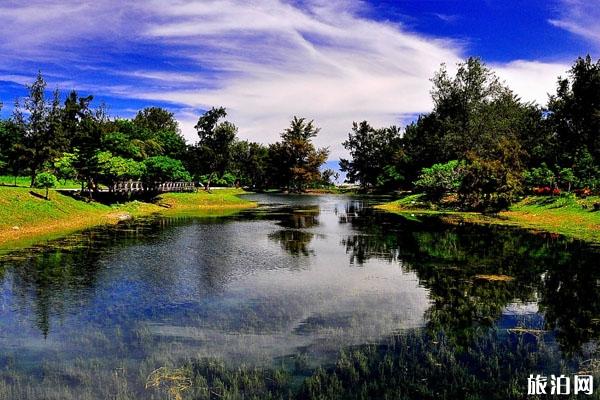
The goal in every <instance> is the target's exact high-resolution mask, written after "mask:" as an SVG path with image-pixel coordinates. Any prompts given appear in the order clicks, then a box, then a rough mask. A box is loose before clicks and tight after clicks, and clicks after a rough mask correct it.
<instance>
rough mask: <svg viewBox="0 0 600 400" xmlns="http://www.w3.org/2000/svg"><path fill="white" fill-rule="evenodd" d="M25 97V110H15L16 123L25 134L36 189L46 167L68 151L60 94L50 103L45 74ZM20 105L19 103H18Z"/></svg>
mask: <svg viewBox="0 0 600 400" xmlns="http://www.w3.org/2000/svg"><path fill="white" fill-rule="evenodd" d="M27 88H28V90H29V94H28V96H27V97H26V98H25V111H26V113H27V115H26V116H24V113H23V112H22V110H20V109H15V111H14V118H13V119H14V121H15V122H16V123H17V124H18V125H19V128H18V131H20V132H22V134H23V139H22V144H23V151H24V153H25V154H26V159H27V164H28V167H29V173H30V176H31V186H32V187H34V186H35V178H36V175H37V172H38V170H39V169H40V168H42V167H43V166H44V164H46V163H48V162H50V161H51V160H52V159H53V158H55V157H56V156H57V155H58V154H60V152H61V151H62V150H64V149H65V147H66V146H65V143H64V135H63V132H62V126H61V119H62V109H61V106H60V96H59V93H58V91H55V92H54V96H53V100H52V102H51V103H48V101H47V100H46V96H45V90H46V81H44V78H43V77H42V74H41V73H38V75H37V78H36V80H35V81H34V82H33V83H32V84H31V85H29V86H27ZM17 105H18V104H17Z"/></svg>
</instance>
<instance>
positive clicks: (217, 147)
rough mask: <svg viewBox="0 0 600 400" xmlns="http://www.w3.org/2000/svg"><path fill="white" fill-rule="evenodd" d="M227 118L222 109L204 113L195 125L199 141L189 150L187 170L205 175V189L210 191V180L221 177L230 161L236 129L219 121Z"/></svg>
mask: <svg viewBox="0 0 600 400" xmlns="http://www.w3.org/2000/svg"><path fill="white" fill-rule="evenodd" d="M226 116H227V111H226V110H225V108H223V107H219V108H214V107H213V108H212V109H210V110H208V111H207V112H205V113H204V114H203V115H202V116H201V117H200V118H199V119H198V123H197V124H196V125H195V127H194V128H195V129H196V131H197V132H198V137H199V141H198V143H197V144H196V145H195V146H193V148H192V149H191V152H190V153H191V157H190V159H189V160H188V166H189V168H190V169H191V170H192V171H193V172H194V174H196V175H197V176H199V175H207V176H208V179H207V180H206V181H205V188H206V189H207V190H208V189H210V183H211V180H213V179H215V178H219V177H221V176H223V174H224V173H225V171H226V170H227V168H228V167H229V163H230V161H231V147H232V145H233V142H234V140H235V136H236V134H237V128H236V126H235V125H234V124H232V123H231V122H229V121H221V120H222V119H223V118H225V117H226Z"/></svg>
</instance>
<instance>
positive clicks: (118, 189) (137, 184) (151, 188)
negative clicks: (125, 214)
mask: <svg viewBox="0 0 600 400" xmlns="http://www.w3.org/2000/svg"><path fill="white" fill-rule="evenodd" d="M195 190H196V186H195V185H194V182H153V183H147V182H142V181H121V182H116V183H115V184H114V185H112V186H111V187H109V192H113V193H115V194H130V193H140V192H159V193H164V192H193V191H195Z"/></svg>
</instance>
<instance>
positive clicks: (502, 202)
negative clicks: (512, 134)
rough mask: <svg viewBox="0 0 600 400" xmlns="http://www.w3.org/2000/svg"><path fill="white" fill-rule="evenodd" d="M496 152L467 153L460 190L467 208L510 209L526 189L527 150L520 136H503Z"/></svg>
mask: <svg viewBox="0 0 600 400" xmlns="http://www.w3.org/2000/svg"><path fill="white" fill-rule="evenodd" d="M490 150H491V151H493V153H492V154H491V155H490V156H488V157H480V156H479V155H477V154H476V153H470V154H468V155H467V164H466V166H465V169H464V177H463V179H462V182H461V185H460V188H459V190H458V194H459V200H460V201H461V203H462V205H463V206H464V207H465V208H469V209H476V210H484V211H485V210H493V211H496V210H500V209H505V208H507V207H508V206H509V205H510V204H511V203H512V202H513V201H514V199H515V198H516V197H517V195H519V194H520V193H521V191H522V184H523V164H522V160H523V154H522V153H523V150H522V149H521V145H520V143H519V142H518V141H517V140H516V139H512V140H509V139H502V140H500V141H499V142H498V143H496V144H495V145H494V147H493V148H492V149H490Z"/></svg>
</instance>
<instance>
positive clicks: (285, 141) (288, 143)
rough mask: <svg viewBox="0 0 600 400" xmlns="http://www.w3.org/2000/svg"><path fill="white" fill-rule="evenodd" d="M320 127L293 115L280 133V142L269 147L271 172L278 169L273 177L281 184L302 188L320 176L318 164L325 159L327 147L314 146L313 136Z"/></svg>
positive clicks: (281, 185) (287, 187)
mask: <svg viewBox="0 0 600 400" xmlns="http://www.w3.org/2000/svg"><path fill="white" fill-rule="evenodd" d="M319 131H320V129H319V128H317V127H316V126H315V125H314V121H307V120H306V118H298V117H294V118H293V119H292V121H291V123H290V127H289V128H287V129H286V130H285V131H284V132H283V133H282V134H281V139H282V140H281V142H277V143H275V144H273V145H271V146H270V147H269V152H270V153H271V159H270V163H271V166H270V169H271V176H275V175H276V174H278V172H277V171H281V172H280V173H279V174H278V176H277V177H276V178H275V179H274V180H276V181H277V182H278V183H279V186H280V187H284V188H286V189H288V190H292V191H303V190H304V189H305V188H306V187H307V185H309V184H311V183H313V182H318V181H319V180H320V179H321V171H320V168H321V166H322V165H323V164H324V163H325V161H327V157H328V155H329V150H328V149H326V148H321V149H316V148H315V146H314V145H313V143H312V139H313V138H315V137H316V136H317V134H318V133H319Z"/></svg>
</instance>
